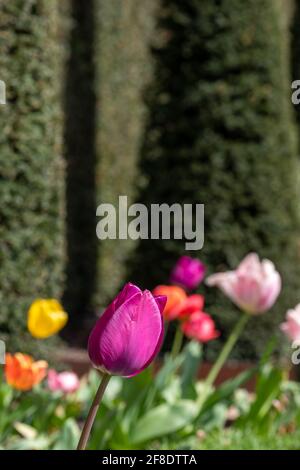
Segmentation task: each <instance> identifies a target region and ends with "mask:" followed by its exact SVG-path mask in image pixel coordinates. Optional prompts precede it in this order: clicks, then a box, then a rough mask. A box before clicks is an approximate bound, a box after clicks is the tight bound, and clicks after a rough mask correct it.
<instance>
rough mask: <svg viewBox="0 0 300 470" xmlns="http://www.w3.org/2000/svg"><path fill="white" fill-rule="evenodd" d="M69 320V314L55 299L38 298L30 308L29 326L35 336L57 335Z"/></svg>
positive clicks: (40, 337) (41, 337)
mask: <svg viewBox="0 0 300 470" xmlns="http://www.w3.org/2000/svg"><path fill="white" fill-rule="evenodd" d="M67 321H68V314H67V313H66V312H65V311H64V309H63V307H62V306H61V304H60V303H59V302H58V301H57V300H55V299H37V300H35V301H34V302H33V303H32V304H31V306H30V308H29V310H28V319H27V327H28V330H29V332H30V333H31V335H32V336H33V337H34V338H39V339H43V338H48V337H49V336H52V335H55V334H56V333H58V332H59V331H60V330H61V329H62V328H63V327H64V326H65V324H66V323H67Z"/></svg>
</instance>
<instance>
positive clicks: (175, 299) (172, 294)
mask: <svg viewBox="0 0 300 470" xmlns="http://www.w3.org/2000/svg"><path fill="white" fill-rule="evenodd" d="M153 294H154V295H165V296H167V304H166V306H165V309H164V311H163V316H164V318H165V320H167V321H170V320H175V319H176V318H177V313H176V310H177V308H178V306H179V305H181V304H182V303H183V302H184V301H185V299H186V297H187V295H186V293H185V291H184V290H183V289H182V288H181V287H179V286H157V287H155V289H154V290H153Z"/></svg>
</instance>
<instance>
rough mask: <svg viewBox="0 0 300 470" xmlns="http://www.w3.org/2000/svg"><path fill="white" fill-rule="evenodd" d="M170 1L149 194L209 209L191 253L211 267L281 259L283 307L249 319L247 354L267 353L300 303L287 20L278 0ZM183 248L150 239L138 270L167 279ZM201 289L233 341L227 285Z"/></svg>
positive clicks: (164, 17) (149, 151)
mask: <svg viewBox="0 0 300 470" xmlns="http://www.w3.org/2000/svg"><path fill="white" fill-rule="evenodd" d="M162 5H163V6H162V9H161V12H160V20H159V28H158V31H157V34H156V36H157V38H158V39H157V43H156V44H155V47H154V52H153V53H154V59H155V64H156V65H155V77H154V80H153V84H152V86H151V87H150V89H149V92H148V98H147V106H148V109H149V114H148V124H147V128H146V131H145V138H144V144H143V150H142V159H141V171H142V173H143V175H144V177H145V178H146V180H147V182H146V184H145V185H144V186H143V187H141V190H140V195H139V200H140V201H141V202H146V203H147V204H151V203H162V202H167V203H169V204H172V203H175V202H179V203H204V204H205V243H204V248H203V250H201V252H197V253H196V252H191V253H190V254H191V255H192V256H198V257H199V258H201V260H202V261H204V262H205V263H206V264H207V265H208V272H209V273H211V272H215V271H222V270H227V269H229V268H235V267H236V266H237V264H238V263H239V262H240V260H241V259H242V257H243V256H244V255H245V254H247V253H248V252H250V251H256V252H258V254H259V255H260V256H262V257H267V258H269V259H271V260H272V261H273V262H274V263H275V264H276V267H277V268H278V270H279V271H280V273H281V275H282V280H283V291H282V294H281V296H280V300H279V302H278V304H277V306H276V309H274V310H273V311H272V312H271V313H268V314H266V315H265V316H263V317H261V319H260V320H258V321H257V322H252V323H250V324H249V326H248V327H247V329H246V331H245V334H244V335H243V339H242V341H241V342H240V343H239V347H238V349H236V351H235V354H236V356H239V357H247V358H256V357H257V356H258V355H259V353H260V352H261V351H262V349H263V347H264V344H265V341H266V336H268V335H270V334H271V333H272V332H274V331H277V325H278V323H279V321H280V320H282V318H283V316H284V314H285V310H286V308H287V307H291V306H293V305H295V304H296V303H297V302H298V301H299V279H300V276H299V269H300V260H299V233H300V232H299V159H298V156H297V141H296V132H295V125H294V119H293V115H292V106H291V99H290V82H289V79H290V77H289V53H288V49H287V47H288V40H287V31H286V20H284V18H285V15H283V11H282V9H281V8H282V4H281V2H278V1H277V0H276V1H274V0H260V1H257V0H246V1H243V2H242V4H241V2H240V0H228V1H217V0H203V1H202V2H197V1H194V0H188V1H186V2H177V1H174V0H163V1H162ZM182 254H184V242H183V241H178V240H174V241H172V240H170V241H169V240H166V241H164V240H162V241H161V240H158V241H156V240H152V241H151V242H149V241H148V240H146V241H142V242H141V243H140V245H139V247H138V249H137V250H136V252H135V256H134V258H133V260H132V262H131V266H130V276H129V277H130V278H131V279H132V280H133V281H136V282H139V283H140V284H142V285H143V286H144V287H146V286H147V287H148V288H149V287H150V288H151V287H154V286H155V285H156V284H158V283H165V282H166V281H167V279H168V276H169V272H170V269H171V267H172V265H173V263H175V261H176V260H177V258H178V257H179V256H180V255H182ZM201 291H202V292H204V293H205V295H206V305H207V307H206V308H207V310H208V312H209V313H211V314H213V315H216V321H217V325H218V328H220V329H221V331H222V335H223V337H226V335H227V333H228V331H229V330H230V329H231V327H232V323H233V322H235V321H236V319H237V316H238V315H239V313H238V312H237V311H235V309H234V308H233V306H232V305H231V304H230V303H229V302H228V301H226V300H225V299H224V296H222V295H221V294H219V293H217V292H216V290H215V289H213V290H212V289H210V290H207V289H205V288H204V287H203V288H201ZM215 344H216V348H218V347H219V346H220V343H219V342H216V343H215ZM213 347H214V345H212V348H213ZM210 350H211V348H210Z"/></svg>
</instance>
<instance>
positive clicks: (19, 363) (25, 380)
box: [5, 353, 48, 391]
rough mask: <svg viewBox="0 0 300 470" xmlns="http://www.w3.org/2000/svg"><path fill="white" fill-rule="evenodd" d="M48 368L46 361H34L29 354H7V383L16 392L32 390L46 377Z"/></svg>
mask: <svg viewBox="0 0 300 470" xmlns="http://www.w3.org/2000/svg"><path fill="white" fill-rule="evenodd" d="M47 368H48V364H47V362H46V361H34V360H33V358H32V357H31V356H28V355H27V354H22V353H16V354H14V355H12V354H6V363H5V377H6V381H7V383H8V384H9V385H11V386H12V387H13V388H15V389H16V390H22V391H25V390H31V389H32V387H34V386H35V385H37V384H38V383H40V382H41V381H42V380H43V379H44V378H45V377H46V375H47Z"/></svg>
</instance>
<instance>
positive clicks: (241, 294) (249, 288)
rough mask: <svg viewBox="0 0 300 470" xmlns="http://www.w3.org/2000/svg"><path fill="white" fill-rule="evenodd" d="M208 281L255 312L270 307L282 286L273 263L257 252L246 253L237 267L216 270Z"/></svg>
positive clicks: (245, 308)
mask: <svg viewBox="0 0 300 470" xmlns="http://www.w3.org/2000/svg"><path fill="white" fill-rule="evenodd" d="M206 283H207V285H208V286H217V287H219V288H220V289H221V290H222V291H223V292H224V294H225V295H227V297H229V298H230V299H231V301H232V302H233V303H235V304H236V305H237V306H238V307H240V308H241V309H242V310H244V311H245V312H247V313H249V314H252V315H257V314H259V313H263V312H266V311H267V310H269V309H270V308H271V307H272V305H273V304H274V303H275V301H276V299H277V297H278V295H279V293H280V290H281V278H280V275H279V273H278V272H277V271H276V270H275V267H274V264H273V263H272V262H271V261H269V260H267V259H264V260H262V261H260V260H259V257H258V256H257V254H256V253H250V254H249V255H248V256H246V258H244V260H243V261H242V262H241V263H240V265H239V266H238V267H237V269H236V270H235V271H227V272H225V273H217V274H213V275H212V276H209V277H208V278H207V281H206Z"/></svg>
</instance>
